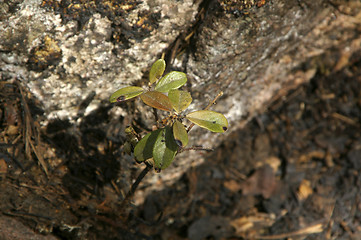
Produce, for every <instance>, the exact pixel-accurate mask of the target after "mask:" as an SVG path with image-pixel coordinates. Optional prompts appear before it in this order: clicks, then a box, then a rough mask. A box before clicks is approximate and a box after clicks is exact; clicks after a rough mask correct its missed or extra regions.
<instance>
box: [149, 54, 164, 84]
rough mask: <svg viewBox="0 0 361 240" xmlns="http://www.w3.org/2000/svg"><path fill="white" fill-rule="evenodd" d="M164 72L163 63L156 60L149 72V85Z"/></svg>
mask: <svg viewBox="0 0 361 240" xmlns="http://www.w3.org/2000/svg"><path fill="white" fill-rule="evenodd" d="M164 70H165V61H164V60H163V59H158V60H157V61H155V63H153V65H152V68H151V69H150V72H149V82H150V83H151V84H153V83H155V82H156V81H157V80H158V79H159V78H160V77H161V76H162V75H163V73H164Z"/></svg>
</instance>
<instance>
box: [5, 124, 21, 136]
mask: <svg viewBox="0 0 361 240" xmlns="http://www.w3.org/2000/svg"><path fill="white" fill-rule="evenodd" d="M5 133H6V134H7V135H10V136H11V135H16V134H19V126H15V125H9V126H8V127H7V128H6V130H5Z"/></svg>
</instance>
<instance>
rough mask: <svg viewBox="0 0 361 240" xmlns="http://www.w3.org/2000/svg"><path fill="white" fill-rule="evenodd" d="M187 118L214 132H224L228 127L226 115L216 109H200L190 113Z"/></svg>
mask: <svg viewBox="0 0 361 240" xmlns="http://www.w3.org/2000/svg"><path fill="white" fill-rule="evenodd" d="M186 118H187V119H188V120H189V121H191V122H192V123H194V124H196V125H198V126H200V127H203V128H206V129H208V130H209V131H212V132H224V131H226V130H227V128H228V121H227V119H226V117H225V116H223V114H221V113H218V112H214V111H209V110H200V111H196V112H192V113H189V114H188V115H187V116H186Z"/></svg>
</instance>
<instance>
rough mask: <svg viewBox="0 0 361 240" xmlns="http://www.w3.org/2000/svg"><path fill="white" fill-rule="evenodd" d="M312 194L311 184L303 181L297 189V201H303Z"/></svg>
mask: <svg viewBox="0 0 361 240" xmlns="http://www.w3.org/2000/svg"><path fill="white" fill-rule="evenodd" d="M312 193H313V190H312V188H311V182H310V181H308V180H306V179H303V180H302V182H301V184H300V186H299V187H298V192H297V198H298V200H299V201H304V200H305V199H306V198H307V197H308V196H310V195H311V194H312Z"/></svg>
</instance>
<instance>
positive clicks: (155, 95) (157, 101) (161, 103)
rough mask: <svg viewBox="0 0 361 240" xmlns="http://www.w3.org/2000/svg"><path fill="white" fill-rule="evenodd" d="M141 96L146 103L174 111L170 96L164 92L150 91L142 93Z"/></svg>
mask: <svg viewBox="0 0 361 240" xmlns="http://www.w3.org/2000/svg"><path fill="white" fill-rule="evenodd" d="M140 98H141V99H142V100H143V102H144V103H145V104H147V105H148V106H151V107H153V108H157V109H160V110H164V111H172V104H171V102H170V100H169V98H168V96H166V95H164V94H163V93H160V92H156V91H150V92H145V93H143V94H142V95H140Z"/></svg>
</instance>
